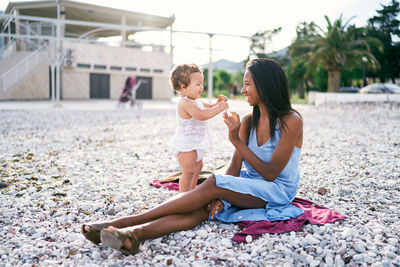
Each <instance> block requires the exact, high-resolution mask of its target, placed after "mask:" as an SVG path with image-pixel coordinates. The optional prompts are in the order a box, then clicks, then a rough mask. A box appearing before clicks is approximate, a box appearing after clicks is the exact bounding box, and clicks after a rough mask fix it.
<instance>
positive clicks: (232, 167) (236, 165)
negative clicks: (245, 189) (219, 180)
mask: <svg viewBox="0 0 400 267" xmlns="http://www.w3.org/2000/svg"><path fill="white" fill-rule="evenodd" d="M249 118H250V114H248V115H246V116H245V117H244V118H243V119H242V123H241V124H240V129H239V138H240V140H242V141H243V143H245V144H247V143H248V138H249V137H248V135H247V129H246V125H247V122H248V119H249ZM242 162H243V158H242V157H241V156H240V154H239V152H238V151H237V150H236V149H235V151H234V152H233V156H232V159H231V161H230V164H229V167H228V169H227V170H226V173H225V174H227V175H232V176H239V174H240V170H241V169H242Z"/></svg>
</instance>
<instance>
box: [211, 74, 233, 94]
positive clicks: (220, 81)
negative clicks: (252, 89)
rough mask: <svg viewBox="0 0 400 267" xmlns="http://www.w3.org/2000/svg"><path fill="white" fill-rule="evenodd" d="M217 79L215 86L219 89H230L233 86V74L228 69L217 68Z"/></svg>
mask: <svg viewBox="0 0 400 267" xmlns="http://www.w3.org/2000/svg"><path fill="white" fill-rule="evenodd" d="M215 76H216V77H217V80H216V81H215V86H216V88H218V89H226V90H229V89H230V88H231V86H232V74H230V73H229V72H227V71H226V70H217V71H216V72H215Z"/></svg>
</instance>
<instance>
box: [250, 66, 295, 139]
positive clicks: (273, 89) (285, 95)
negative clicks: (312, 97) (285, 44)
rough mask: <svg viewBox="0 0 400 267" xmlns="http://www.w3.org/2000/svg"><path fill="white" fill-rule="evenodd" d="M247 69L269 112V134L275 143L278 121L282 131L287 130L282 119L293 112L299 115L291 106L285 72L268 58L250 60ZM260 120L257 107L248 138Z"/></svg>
mask: <svg viewBox="0 0 400 267" xmlns="http://www.w3.org/2000/svg"><path fill="white" fill-rule="evenodd" d="M246 69H247V70H249V71H250V73H251V76H252V77H253V81H254V84H255V87H256V89H257V93H258V95H259V97H260V100H261V102H262V104H263V105H264V106H265V108H266V109H267V111H268V118H269V133H270V137H271V141H273V139H274V137H275V126H276V124H277V123H278V120H279V121H280V122H281V125H282V128H283V129H282V130H285V127H286V123H285V121H284V120H283V119H282V118H283V117H284V116H286V115H288V114H290V113H292V112H296V113H297V114H299V113H298V112H297V111H296V110H295V109H293V108H292V105H291V104H290V91H289V85H288V80H287V78H286V74H285V71H284V70H283V69H282V67H281V66H280V65H279V63H277V62H276V61H274V60H272V59H267V58H258V59H252V60H250V61H249V62H247V64H246ZM299 115H300V114H299ZM259 119H260V107H259V106H258V105H256V106H254V107H253V112H252V114H251V117H250V119H249V121H248V124H247V134H248V136H249V134H250V131H251V129H252V128H253V127H257V123H258V120H259Z"/></svg>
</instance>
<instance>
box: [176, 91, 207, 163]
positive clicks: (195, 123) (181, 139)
mask: <svg viewBox="0 0 400 267" xmlns="http://www.w3.org/2000/svg"><path fill="white" fill-rule="evenodd" d="M184 98H185V99H187V100H190V101H193V102H195V103H196V105H197V106H198V107H199V108H200V109H201V110H203V109H204V105H203V102H201V100H200V99H196V100H193V99H190V98H187V97H184ZM176 117H177V127H176V131H175V135H174V137H173V138H172V141H171V146H172V150H173V151H174V153H175V155H178V153H179V152H189V151H193V150H196V152H197V160H196V161H200V160H201V159H202V158H203V155H204V153H205V152H206V151H207V150H209V149H210V148H211V146H212V141H211V137H210V133H209V132H208V123H207V121H206V120H204V121H200V120H197V119H195V118H193V117H192V118H190V119H183V118H182V117H181V116H179V113H178V108H177V109H176Z"/></svg>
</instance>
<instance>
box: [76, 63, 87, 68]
mask: <svg viewBox="0 0 400 267" xmlns="http://www.w3.org/2000/svg"><path fill="white" fill-rule="evenodd" d="M76 66H77V67H78V68H81V69H90V64H85V63H78V64H76Z"/></svg>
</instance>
